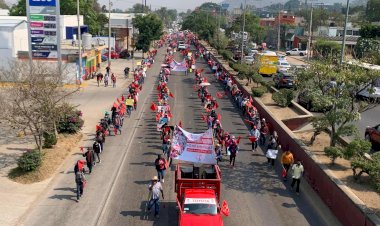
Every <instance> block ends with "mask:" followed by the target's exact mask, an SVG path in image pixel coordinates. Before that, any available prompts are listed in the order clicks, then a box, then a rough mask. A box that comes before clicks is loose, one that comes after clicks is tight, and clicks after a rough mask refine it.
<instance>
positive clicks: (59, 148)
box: [8, 133, 83, 184]
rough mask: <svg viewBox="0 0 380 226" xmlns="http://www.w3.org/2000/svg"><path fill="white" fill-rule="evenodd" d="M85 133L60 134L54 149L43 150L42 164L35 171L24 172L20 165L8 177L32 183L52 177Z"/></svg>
mask: <svg viewBox="0 0 380 226" xmlns="http://www.w3.org/2000/svg"><path fill="white" fill-rule="evenodd" d="M82 137H83V134H82V133H77V134H59V135H58V142H57V144H56V145H55V146H54V148H52V149H44V150H42V154H43V159H42V164H41V166H40V167H38V168H37V169H36V170H34V171H30V172H24V171H22V170H21V169H20V168H19V167H16V168H14V169H12V170H11V171H10V172H9V174H8V177H9V179H11V180H12V181H15V182H17V183H20V184H32V183H36V182H40V181H43V180H46V179H47V178H49V177H51V176H52V175H53V174H54V173H55V171H56V170H57V168H58V167H59V166H60V165H61V164H62V162H63V161H64V160H65V159H66V157H67V156H68V155H69V154H70V153H71V152H72V151H73V149H75V148H77V144H78V143H79V141H80V140H81V139H82Z"/></svg>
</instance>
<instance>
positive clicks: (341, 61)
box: [340, 0, 350, 64]
mask: <svg viewBox="0 0 380 226" xmlns="http://www.w3.org/2000/svg"><path fill="white" fill-rule="evenodd" d="M349 5H350V0H347V8H346V20H345V22H344V33H343V41H342V51H341V53H340V64H343V61H344V48H345V46H346V33H347V23H348V11H349V7H350V6H349Z"/></svg>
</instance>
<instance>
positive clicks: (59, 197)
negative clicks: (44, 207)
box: [49, 195, 77, 202]
mask: <svg viewBox="0 0 380 226" xmlns="http://www.w3.org/2000/svg"><path fill="white" fill-rule="evenodd" d="M49 199H59V200H71V201H74V202H76V201H77V200H76V195H53V196H50V197H49Z"/></svg>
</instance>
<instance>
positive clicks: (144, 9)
mask: <svg viewBox="0 0 380 226" xmlns="http://www.w3.org/2000/svg"><path fill="white" fill-rule="evenodd" d="M128 12H130V13H149V12H150V8H149V7H148V6H145V5H143V4H141V3H136V4H134V5H133V6H132V8H131V9H129V10H128Z"/></svg>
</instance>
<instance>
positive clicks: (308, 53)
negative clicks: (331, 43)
mask: <svg viewBox="0 0 380 226" xmlns="http://www.w3.org/2000/svg"><path fill="white" fill-rule="evenodd" d="M312 26H313V3H311V11H310V23H309V40H308V41H307V52H306V55H307V60H309V59H310V56H311V40H312V38H311V37H312V32H313V31H312Z"/></svg>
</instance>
